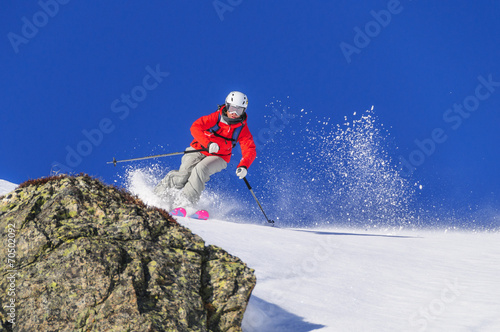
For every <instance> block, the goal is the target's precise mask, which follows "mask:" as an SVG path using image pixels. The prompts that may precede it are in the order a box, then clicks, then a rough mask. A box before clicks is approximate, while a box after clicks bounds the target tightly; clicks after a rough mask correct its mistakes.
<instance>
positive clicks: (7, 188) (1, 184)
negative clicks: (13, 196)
mask: <svg viewBox="0 0 500 332" xmlns="http://www.w3.org/2000/svg"><path fill="white" fill-rule="evenodd" d="M17 186H18V185H17V184H14V183H11V182H9V181H5V180H0V195H5V194H7V193H10V192H11V191H13V190H14V189H16V187H17Z"/></svg>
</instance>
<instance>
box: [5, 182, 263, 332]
mask: <svg viewBox="0 0 500 332" xmlns="http://www.w3.org/2000/svg"><path fill="white" fill-rule="evenodd" d="M0 228H1V234H0V241H1V246H0V257H1V258H2V262H1V263H2V270H1V274H2V277H1V280H0V305H1V308H0V322H1V324H0V331H44V332H46V331H241V327H240V326H241V321H242V319H243V314H244V311H245V309H246V305H247V303H248V300H249V297H250V294H251V292H252V290H253V287H254V286H255V283H256V279H255V275H254V273H253V270H251V269H249V268H248V267H247V266H246V265H245V264H244V263H243V262H242V261H241V260H240V259H238V258H237V257H234V256H232V255H230V254H228V253H227V252H225V251H224V250H223V249H221V248H218V247H215V246H205V243H204V241H203V240H202V239H201V238H200V237H199V236H197V235H194V234H193V233H191V231H189V230H188V229H186V228H185V227H182V226H181V225H179V224H177V223H176V221H175V220H174V219H172V217H171V216H170V215H169V214H168V213H166V212H165V211H163V210H160V209H156V208H150V207H147V206H145V205H144V204H143V203H142V202H141V201H140V200H139V199H138V198H137V197H134V196H132V195H130V194H129V193H127V192H126V191H124V190H120V189H117V188H115V187H111V186H106V185H104V184H102V183H101V182H100V181H98V180H96V179H93V178H91V177H89V176H87V175H80V176H78V177H69V176H57V177H52V178H45V179H40V180H34V181H28V182H26V183H25V184H23V185H21V186H20V187H19V188H17V189H16V190H15V191H13V192H11V193H9V194H7V195H5V196H3V197H0ZM12 323H15V324H12Z"/></svg>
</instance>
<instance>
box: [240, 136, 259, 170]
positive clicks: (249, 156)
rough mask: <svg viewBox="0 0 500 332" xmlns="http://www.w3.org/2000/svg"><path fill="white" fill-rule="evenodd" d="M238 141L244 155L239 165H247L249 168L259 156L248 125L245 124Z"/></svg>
mask: <svg viewBox="0 0 500 332" xmlns="http://www.w3.org/2000/svg"><path fill="white" fill-rule="evenodd" d="M238 142H239V143H240V146H241V154H242V155H243V157H242V158H241V160H240V163H239V164H238V167H246V168H249V167H250V165H251V164H252V163H253V161H254V160H255V157H257V150H256V146H255V142H254V141H253V136H252V134H251V133H250V130H249V129H248V126H245V127H244V128H243V129H242V130H241V133H240V137H239V139H238Z"/></svg>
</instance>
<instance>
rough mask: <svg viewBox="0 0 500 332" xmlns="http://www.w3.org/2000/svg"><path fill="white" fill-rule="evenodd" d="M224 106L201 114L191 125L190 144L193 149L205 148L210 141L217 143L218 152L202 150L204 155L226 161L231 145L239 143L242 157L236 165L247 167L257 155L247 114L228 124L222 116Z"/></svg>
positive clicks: (230, 152) (231, 148) (228, 157)
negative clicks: (234, 122)
mask: <svg viewBox="0 0 500 332" xmlns="http://www.w3.org/2000/svg"><path fill="white" fill-rule="evenodd" d="M225 107H226V106H221V107H220V108H219V110H218V111H216V112H214V113H212V114H209V115H206V116H202V117H201V118H199V119H198V120H196V121H195V122H194V123H193V125H192V126H191V134H192V135H193V137H194V140H193V142H191V146H192V147H193V148H195V149H197V150H198V149H206V148H207V147H208V144H209V143H211V142H214V143H217V144H218V145H219V148H220V149H219V152H218V153H214V154H210V153H208V152H207V151H202V152H201V153H203V154H204V155H206V156H210V155H214V156H219V157H221V158H222V159H224V160H225V161H226V162H227V163H229V160H230V159H231V155H232V150H233V147H234V146H235V145H236V143H240V146H241V153H242V155H243V157H242V158H241V160H240V163H239V164H238V167H240V166H245V167H246V168H249V167H250V165H251V164H252V162H253V161H254V160H255V157H256V156H257V152H256V147H255V143H254V141H253V137H252V134H251V133H250V130H249V129H248V126H247V115H246V113H245V114H244V115H243V116H244V120H243V121H242V122H239V123H236V124H228V123H226V121H224V118H223V117H222V111H223V110H224V108H225Z"/></svg>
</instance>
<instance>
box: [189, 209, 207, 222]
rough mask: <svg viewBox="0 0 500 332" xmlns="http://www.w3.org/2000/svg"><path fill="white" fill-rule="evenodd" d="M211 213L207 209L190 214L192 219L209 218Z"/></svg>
mask: <svg viewBox="0 0 500 332" xmlns="http://www.w3.org/2000/svg"><path fill="white" fill-rule="evenodd" d="M208 217H209V214H208V211H206V210H198V211H196V212H195V213H193V214H192V215H190V216H189V218H191V219H199V220H208Z"/></svg>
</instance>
